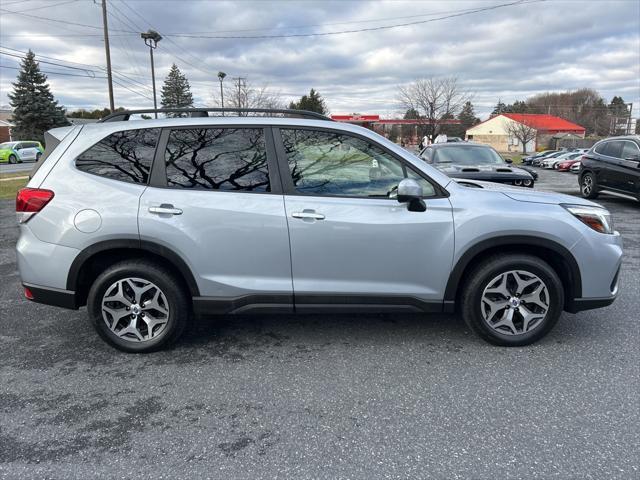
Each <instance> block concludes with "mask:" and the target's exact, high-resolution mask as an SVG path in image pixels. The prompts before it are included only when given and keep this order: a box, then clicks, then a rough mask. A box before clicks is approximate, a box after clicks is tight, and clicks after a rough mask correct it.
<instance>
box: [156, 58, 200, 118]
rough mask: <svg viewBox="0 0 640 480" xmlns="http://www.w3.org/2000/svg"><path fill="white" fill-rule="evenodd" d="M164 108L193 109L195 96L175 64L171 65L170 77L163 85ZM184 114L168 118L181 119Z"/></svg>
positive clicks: (174, 114)
mask: <svg viewBox="0 0 640 480" xmlns="http://www.w3.org/2000/svg"><path fill="white" fill-rule="evenodd" d="M161 104H162V108H190V107H193V95H192V94H191V87H190V86H189V80H187V77H185V76H184V75H183V74H182V72H181V71H180V69H179V68H178V67H177V66H176V64H175V63H174V64H173V65H171V70H169V75H167V78H166V79H165V80H164V85H162V100H161ZM183 115H184V114H181V113H169V114H167V116H168V117H180V116H183Z"/></svg>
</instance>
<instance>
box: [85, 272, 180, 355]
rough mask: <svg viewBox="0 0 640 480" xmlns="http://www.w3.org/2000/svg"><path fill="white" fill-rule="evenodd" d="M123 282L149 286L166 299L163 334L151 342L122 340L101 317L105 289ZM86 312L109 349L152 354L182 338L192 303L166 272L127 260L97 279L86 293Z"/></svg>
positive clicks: (178, 282) (151, 339) (169, 273)
mask: <svg viewBox="0 0 640 480" xmlns="http://www.w3.org/2000/svg"><path fill="white" fill-rule="evenodd" d="M126 278H137V279H143V280H145V281H148V282H151V283H153V284H155V285H156V286H157V287H158V288H159V289H160V290H161V292H162V294H163V295H164V297H165V298H166V303H167V305H166V306H167V307H168V310H169V314H168V319H167V321H166V324H165V325H164V327H163V328H162V331H161V332H160V333H158V335H157V336H156V337H154V338H150V339H148V340H144V341H132V340H127V339H123V338H122V337H119V336H118V335H116V334H115V333H114V332H113V331H111V329H110V328H109V326H108V325H107V323H106V321H105V319H104V318H103V316H102V301H103V297H104V296H105V294H106V293H107V289H109V288H110V287H111V286H112V285H113V284H114V283H115V282H117V281H119V280H123V279H126ZM141 303H142V302H141ZM132 308H133V307H132ZM87 309H88V311H89V316H90V318H91V320H92V322H93V326H94V328H95V329H96V331H97V332H98V334H99V335H100V336H101V337H102V338H103V339H104V340H105V341H106V342H107V343H109V344H110V345H112V346H114V347H116V348H117V349H119V350H122V351H124V352H130V353H147V352H152V351H155V350H159V349H161V348H163V347H165V346H168V345H169V344H171V343H173V342H175V341H176V340H177V339H178V338H179V337H180V335H182V333H183V331H184V329H185V327H186V325H187V323H188V322H189V319H190V317H191V302H190V301H189V295H188V293H187V291H186V289H185V288H184V287H183V285H182V283H181V282H180V281H179V280H178V279H176V278H175V276H174V275H173V274H172V273H171V272H170V271H169V270H167V269H166V268H164V267H162V266H160V265H158V264H156V263H154V262H151V261H148V260H126V261H123V262H120V263H116V264H114V265H112V266H110V267H109V268H107V269H106V270H105V271H104V272H103V273H101V274H100V275H99V276H98V278H96V280H95V281H94V282H93V285H92V286H91V289H90V290H89V296H88V298H87ZM127 318H128V317H124V318H123V320H122V321H123V322H126V320H127ZM138 321H141V319H140V320H138ZM141 325H142V323H141ZM152 330H153V329H152ZM147 333H148V332H147Z"/></svg>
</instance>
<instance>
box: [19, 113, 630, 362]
mask: <svg viewBox="0 0 640 480" xmlns="http://www.w3.org/2000/svg"><path fill="white" fill-rule="evenodd" d="M213 110H215V109H208V110H201V111H197V115H198V116H197V117H196V116H195V115H194V116H193V117H192V118H170V119H159V120H144V121H134V120H132V121H125V120H128V119H129V116H130V112H119V113H117V114H113V115H112V116H110V117H108V118H106V119H105V120H107V121H103V122H101V123H97V124H89V125H84V126H75V127H73V126H72V127H64V128H58V129H54V130H52V131H50V132H48V134H47V148H48V150H47V152H46V153H45V158H44V161H42V162H40V163H39V167H38V169H37V170H36V171H35V172H34V173H33V176H32V179H31V181H30V182H29V184H28V186H27V188H25V189H23V190H21V191H20V192H19V194H18V197H17V201H16V211H17V216H18V221H19V222H20V238H19V241H18V244H17V256H18V265H19V269H20V275H21V277H22V282H23V285H24V292H25V296H26V297H27V298H29V299H31V300H33V301H36V302H41V303H47V304H51V305H57V306H61V307H67V308H73V309H77V308H79V307H81V306H84V305H86V306H87V308H88V314H89V317H90V318H91V320H92V321H93V324H94V325H95V327H96V329H97V331H98V333H99V334H100V335H101V336H102V337H103V338H104V339H105V340H106V341H108V342H109V343H110V344H112V345H114V346H116V347H118V348H120V349H122V350H125V351H129V352H143V351H150V350H154V349H158V348H160V347H162V346H164V345H166V344H168V343H169V342H172V341H175V340H176V339H177V338H178V337H179V336H180V334H181V332H182V331H183V329H184V327H185V325H186V324H187V322H188V319H189V318H190V317H191V315H192V314H193V313H195V314H212V313H213V314H235V313H249V312H287V313H288V312H300V313H303V312H318V311H322V312H337V311H340V312H352V311H358V312H361V311H369V312H411V311H414V312H454V311H458V312H460V313H461V314H462V316H463V317H464V319H465V320H466V322H467V323H468V324H469V326H470V327H471V328H472V329H473V330H474V331H475V332H477V333H478V334H479V335H480V336H481V337H483V338H484V339H486V340H488V341H490V342H492V343H494V344H498V345H507V346H513V345H526V344H529V343H532V342H534V341H536V340H538V339H539V338H541V337H543V336H544V335H545V334H546V333H547V332H548V331H549V330H550V329H551V328H552V327H553V325H554V324H555V323H556V321H557V320H558V318H559V316H560V314H561V312H562V311H563V310H566V311H569V312H577V311H580V310H585V309H591V308H598V307H602V306H605V305H608V304H610V303H611V302H613V300H614V299H615V297H616V295H617V292H618V272H619V270H620V264H621V257H622V240H621V237H620V234H619V233H618V232H616V231H614V230H613V226H612V222H611V216H610V214H609V212H607V210H605V209H604V208H602V207H601V206H599V205H597V204H595V203H593V202H591V201H588V200H585V199H580V198H576V197H570V196H566V195H556V194H547V193H541V192H536V191H527V190H523V189H522V188H509V187H503V186H499V185H496V184H490V183H483V182H476V181H472V180H464V182H463V183H460V184H459V183H457V182H456V181H453V180H452V179H450V178H449V177H447V176H446V175H444V174H443V173H441V172H439V171H438V170H437V169H435V168H433V167H431V166H430V165H428V164H426V163H425V162H424V161H423V160H421V159H420V158H418V157H416V156H414V155H413V154H411V153H409V152H408V151H406V150H405V149H403V148H401V147H399V146H397V145H395V144H393V143H392V142H390V141H388V140H386V139H385V138H383V137H382V136H380V135H377V134H376V133H374V132H372V131H370V130H367V129H365V128H361V127H358V126H354V125H349V124H341V123H336V122H332V121H329V120H328V119H325V118H324V117H321V116H319V115H317V114H316V115H314V114H311V113H305V112H299V111H271V112H267V115H271V116H260V117H256V116H253V117H252V116H241V117H230V116H224V117H220V116H217V117H210V116H207V115H208V112H211V111H213ZM192 112H194V111H192ZM261 113H264V112H261ZM192 114H193V113H192ZM277 115H284V116H280V117H278V116H277ZM287 115H289V117H287ZM292 115H293V117H292ZM294 117H295V118H294ZM301 117H303V118H301Z"/></svg>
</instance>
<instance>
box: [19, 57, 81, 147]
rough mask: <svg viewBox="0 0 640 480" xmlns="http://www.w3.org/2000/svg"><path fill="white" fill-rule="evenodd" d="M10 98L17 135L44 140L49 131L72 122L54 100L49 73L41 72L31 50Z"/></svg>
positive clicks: (22, 65) (25, 58)
mask: <svg viewBox="0 0 640 480" xmlns="http://www.w3.org/2000/svg"><path fill="white" fill-rule="evenodd" d="M9 100H10V103H11V106H12V107H13V115H12V118H11V122H12V123H13V125H14V127H13V134H14V136H15V138H18V139H20V140H38V141H41V142H43V141H44V132H46V131H47V130H50V129H52V128H55V127H64V126H66V125H69V122H68V121H67V119H66V118H65V111H64V108H62V107H60V106H59V105H58V102H57V101H56V100H55V99H54V97H53V94H52V93H51V90H50V89H49V84H48V83H47V76H46V75H45V74H43V73H42V72H41V71H40V66H39V65H38V62H36V60H35V54H34V53H33V52H32V51H31V50H29V52H28V53H27V55H26V57H24V59H23V60H22V64H21V69H20V73H18V80H17V81H16V82H15V83H13V92H12V93H10V94H9Z"/></svg>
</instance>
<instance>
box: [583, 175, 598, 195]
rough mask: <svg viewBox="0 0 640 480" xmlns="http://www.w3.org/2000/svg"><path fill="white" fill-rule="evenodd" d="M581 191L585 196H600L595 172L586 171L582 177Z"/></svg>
mask: <svg viewBox="0 0 640 480" xmlns="http://www.w3.org/2000/svg"><path fill="white" fill-rule="evenodd" d="M580 193H582V196H583V197H584V198H598V184H597V182H596V176H595V175H594V174H593V173H591V172H585V173H583V174H582V177H580Z"/></svg>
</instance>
